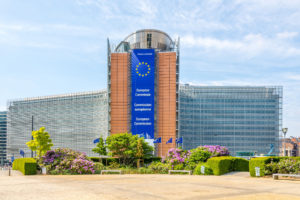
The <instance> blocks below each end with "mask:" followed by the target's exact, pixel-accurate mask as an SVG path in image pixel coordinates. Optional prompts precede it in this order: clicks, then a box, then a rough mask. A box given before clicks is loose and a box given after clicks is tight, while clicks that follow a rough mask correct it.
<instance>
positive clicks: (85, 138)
mask: <svg viewBox="0 0 300 200" xmlns="http://www.w3.org/2000/svg"><path fill="white" fill-rule="evenodd" d="M107 105H108V103H107V92H106V91H95V92H84V93H75V94H69V95H58V96H48V97H39V98H28V99H22V100H14V101H9V102H8V129H7V132H8V141H7V147H8V152H7V154H8V156H9V157H10V156H12V155H14V156H15V157H16V158H17V157H20V154H19V151H20V150H21V149H22V150H24V152H25V157H30V156H31V151H30V150H29V148H28V147H27V145H26V142H28V141H29V140H31V130H32V125H33V129H34V130H37V129H39V128H40V127H43V126H44V127H45V128H46V131H47V132H49V134H50V136H51V139H52V142H53V144H54V146H53V148H58V147H68V148H72V149H74V150H78V151H81V152H85V153H86V154H87V155H88V156H96V155H97V154H94V153H93V152H92V148H94V147H95V146H96V145H95V144H94V143H93V140H94V139H96V138H99V136H100V135H102V136H103V137H106V136H107V132H108V106H107ZM32 118H33V120H32ZM32 121H33V124H32Z"/></svg>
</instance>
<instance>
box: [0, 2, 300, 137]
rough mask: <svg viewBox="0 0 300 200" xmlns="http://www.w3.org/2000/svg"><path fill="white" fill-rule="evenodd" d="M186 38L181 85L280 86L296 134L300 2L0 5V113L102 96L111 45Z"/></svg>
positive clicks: (287, 121)
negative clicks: (134, 37) (56, 99)
mask: <svg viewBox="0 0 300 200" xmlns="http://www.w3.org/2000/svg"><path fill="white" fill-rule="evenodd" d="M146 28H147V29H159V30H162V31H164V32H166V33H168V34H169V35H170V36H171V38H173V39H177V38H178V37H180V82H181V83H190V84H195V85H213V86H249V85H250V86H283V126H284V127H288V128H289V131H288V133H287V136H300V131H299V130H300V123H299V121H300V0H264V1H262V0H251V1H249V0H226V1H225V0H224V1H220V0H209V1H199V0H198V1H194V0H188V1H187V0H182V1H171V0H169V1H166V0H155V1H152V0H149V1H142V0H133V1H127V0H114V1H112V0H63V1H62V0H48V1H41V0H26V1H24V0H0V73H1V75H0V110H5V109H6V104H7V100H10V99H18V98H25V97H36V96H46V95H56V94H65V93H73V92H84V91H94V90H101V89H106V81H107V74H106V73H107V57H106V56H107V38H109V40H110V42H111V43H113V44H115V45H117V44H118V43H119V42H120V41H121V40H123V39H124V38H125V37H126V36H127V35H129V34H130V33H132V32H134V31H136V30H140V29H146Z"/></svg>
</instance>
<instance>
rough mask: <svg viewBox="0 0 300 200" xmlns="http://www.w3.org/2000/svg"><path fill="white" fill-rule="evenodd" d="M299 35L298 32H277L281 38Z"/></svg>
mask: <svg viewBox="0 0 300 200" xmlns="http://www.w3.org/2000/svg"><path fill="white" fill-rule="evenodd" d="M296 36H298V32H281V33H277V37H278V38H279V39H292V38H295V37H296Z"/></svg>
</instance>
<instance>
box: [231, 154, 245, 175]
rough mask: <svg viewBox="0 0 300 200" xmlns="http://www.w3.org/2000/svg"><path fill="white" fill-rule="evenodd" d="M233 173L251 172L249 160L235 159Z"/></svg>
mask: <svg viewBox="0 0 300 200" xmlns="http://www.w3.org/2000/svg"><path fill="white" fill-rule="evenodd" d="M233 171H240V172H249V160H246V159H244V158H236V157H235V158H233Z"/></svg>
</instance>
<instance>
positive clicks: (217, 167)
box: [207, 156, 233, 175]
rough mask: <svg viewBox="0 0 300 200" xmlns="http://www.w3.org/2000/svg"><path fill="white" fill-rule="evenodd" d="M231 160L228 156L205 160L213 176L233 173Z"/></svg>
mask: <svg viewBox="0 0 300 200" xmlns="http://www.w3.org/2000/svg"><path fill="white" fill-rule="evenodd" d="M232 163H233V159H232V157H229V156H222V157H212V158H210V159H208V160H207V164H208V166H209V167H210V168H211V169H212V170H213V173H214V175H222V174H226V173H228V172H231V171H233V164H232Z"/></svg>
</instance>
